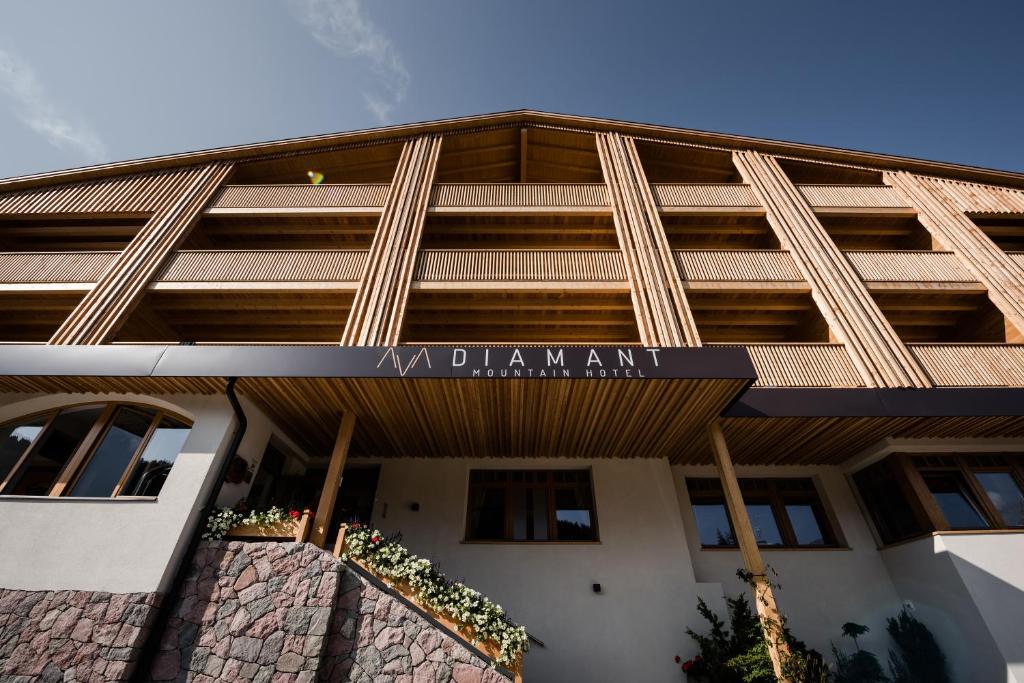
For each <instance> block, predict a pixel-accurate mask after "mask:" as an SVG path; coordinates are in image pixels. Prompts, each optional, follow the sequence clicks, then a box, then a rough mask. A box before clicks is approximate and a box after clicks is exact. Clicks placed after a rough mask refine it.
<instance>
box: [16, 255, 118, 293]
mask: <svg viewBox="0 0 1024 683" xmlns="http://www.w3.org/2000/svg"><path fill="white" fill-rule="evenodd" d="M117 254H118V252H116V251H7V252H0V284H4V285H19V284H61V285H69V284H83V283H88V284H92V283H95V282H96V281H97V280H99V277H100V275H102V274H103V271H104V270H106V269H107V267H108V266H109V265H110V263H111V262H112V261H113V260H114V258H116V257H117Z"/></svg>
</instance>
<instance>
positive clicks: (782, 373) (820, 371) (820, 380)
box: [715, 344, 864, 387]
mask: <svg viewBox="0 0 1024 683" xmlns="http://www.w3.org/2000/svg"><path fill="white" fill-rule="evenodd" d="M715 346H736V344H716V345H715ZM743 348H745V349H746V350H747V352H748V353H750V360H751V361H752V362H753V363H754V368H755V369H756V370H757V381H756V382H754V386H755V387H860V386H864V381H863V380H862V379H861V377H860V374H859V373H858V372H857V368H856V367H855V366H854V365H853V362H852V361H851V360H850V357H849V355H847V353H846V349H844V348H843V345H842V344H746V345H743Z"/></svg>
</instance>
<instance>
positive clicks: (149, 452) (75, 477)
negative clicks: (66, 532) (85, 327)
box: [0, 404, 191, 497]
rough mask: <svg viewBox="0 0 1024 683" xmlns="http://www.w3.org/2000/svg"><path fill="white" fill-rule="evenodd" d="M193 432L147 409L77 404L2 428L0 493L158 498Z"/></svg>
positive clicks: (177, 422)
mask: <svg viewBox="0 0 1024 683" xmlns="http://www.w3.org/2000/svg"><path fill="white" fill-rule="evenodd" d="M190 429H191V427H190V426H189V425H188V424H186V423H184V422H182V421H181V420H179V419H178V418H176V417H174V416H172V415H169V414H167V413H164V412H162V411H158V410H154V409H152V408H147V407H143V406H134V405H119V404H96V405H85V406H73V407H69V408H63V409H61V410H55V411H50V412H49V413H44V414H41V415H33V416H30V417H27V418H22V419H20V420H16V421H14V422H11V423H8V424H6V425H3V426H0V494H6V495H24V496H75V497H83V496H89V497H106V496H117V495H129V496H155V495H157V494H158V493H159V492H160V489H161V487H162V486H163V482H164V479H166V477H167V473H168V472H169V471H170V468H171V465H173V464H174V460H175V459H176V458H177V456H178V452H179V451H180V450H181V447H182V445H183V444H184V443H185V437H186V436H187V435H188V433H189V431H190Z"/></svg>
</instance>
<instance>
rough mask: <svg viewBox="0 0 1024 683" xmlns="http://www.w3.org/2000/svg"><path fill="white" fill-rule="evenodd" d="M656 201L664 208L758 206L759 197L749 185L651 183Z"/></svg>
mask: <svg viewBox="0 0 1024 683" xmlns="http://www.w3.org/2000/svg"><path fill="white" fill-rule="evenodd" d="M651 192H652V193H653V194H654V201H655V202H657V204H658V206H659V207H660V208H663V209H667V208H674V207H703V206H742V207H757V206H760V204H758V202H757V197H755V196H754V193H753V192H751V191H750V187H748V186H747V185H736V184H725V183H723V184H697V183H651Z"/></svg>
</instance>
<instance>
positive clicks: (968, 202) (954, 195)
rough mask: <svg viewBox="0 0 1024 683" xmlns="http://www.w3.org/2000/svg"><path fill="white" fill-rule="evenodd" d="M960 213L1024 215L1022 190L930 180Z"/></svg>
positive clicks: (937, 179) (954, 181)
mask: <svg viewBox="0 0 1024 683" xmlns="http://www.w3.org/2000/svg"><path fill="white" fill-rule="evenodd" d="M931 181H932V183H934V184H935V185H936V186H938V187H940V188H942V190H943V191H944V192H945V194H946V196H947V197H949V198H950V200H951V201H952V202H953V204H954V205H955V206H956V208H958V209H959V210H960V211H964V212H966V213H1024V190H1015V189H1011V188H1009V187H997V186H995V185H981V184H978V183H965V182H962V181H959V180H946V179H941V178H932V179H931Z"/></svg>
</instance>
